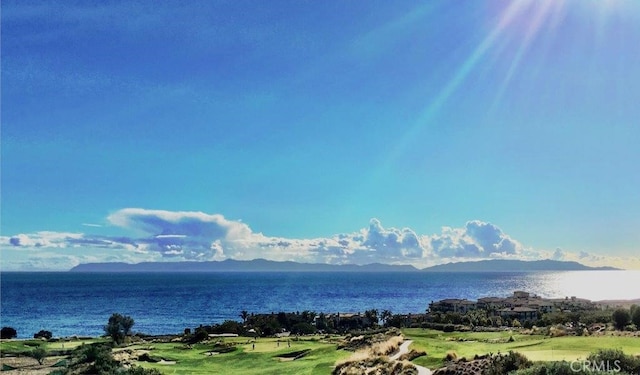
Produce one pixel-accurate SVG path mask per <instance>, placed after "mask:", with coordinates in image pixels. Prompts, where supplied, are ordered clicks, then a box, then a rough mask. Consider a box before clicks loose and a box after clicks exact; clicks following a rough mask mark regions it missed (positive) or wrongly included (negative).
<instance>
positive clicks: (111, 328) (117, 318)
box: [104, 313, 134, 344]
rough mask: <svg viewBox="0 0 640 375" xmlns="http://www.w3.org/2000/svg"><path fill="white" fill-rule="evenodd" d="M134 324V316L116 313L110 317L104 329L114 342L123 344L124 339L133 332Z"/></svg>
mask: <svg viewBox="0 0 640 375" xmlns="http://www.w3.org/2000/svg"><path fill="white" fill-rule="evenodd" d="M133 324H134V321H133V318H131V317H130V316H126V315H120V314H118V313H114V314H113V315H111V317H109V322H108V323H107V325H106V326H104V331H105V333H106V334H107V335H108V336H110V337H111V339H113V342H115V343H116V344H122V343H123V342H124V339H125V338H126V337H127V336H128V335H129V333H131V328H132V327H133Z"/></svg>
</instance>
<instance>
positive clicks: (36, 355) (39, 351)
mask: <svg viewBox="0 0 640 375" xmlns="http://www.w3.org/2000/svg"><path fill="white" fill-rule="evenodd" d="M30 356H31V357H32V358H33V359H35V360H36V361H38V363H39V364H42V362H44V359H45V358H46V357H47V351H46V350H44V348H43V347H37V348H35V349H33V351H32V352H31V353H30Z"/></svg>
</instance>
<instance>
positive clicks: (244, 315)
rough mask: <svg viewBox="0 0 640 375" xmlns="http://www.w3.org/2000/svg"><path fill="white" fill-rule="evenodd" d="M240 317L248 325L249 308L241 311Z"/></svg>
mask: <svg viewBox="0 0 640 375" xmlns="http://www.w3.org/2000/svg"><path fill="white" fill-rule="evenodd" d="M240 317H241V318H242V325H246V324H247V318H249V312H248V311H247V310H242V311H240Z"/></svg>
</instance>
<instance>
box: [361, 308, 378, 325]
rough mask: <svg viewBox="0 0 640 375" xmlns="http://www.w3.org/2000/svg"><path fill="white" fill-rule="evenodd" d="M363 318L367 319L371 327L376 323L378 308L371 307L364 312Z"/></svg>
mask: <svg viewBox="0 0 640 375" xmlns="http://www.w3.org/2000/svg"><path fill="white" fill-rule="evenodd" d="M364 316H365V318H367V320H368V321H369V324H370V325H371V326H373V327H375V326H377V325H378V310H376V309H371V310H367V311H365V312H364Z"/></svg>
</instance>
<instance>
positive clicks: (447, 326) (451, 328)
mask: <svg viewBox="0 0 640 375" xmlns="http://www.w3.org/2000/svg"><path fill="white" fill-rule="evenodd" d="M454 329H455V326H454V325H453V324H445V325H444V327H442V332H453V331H454Z"/></svg>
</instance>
